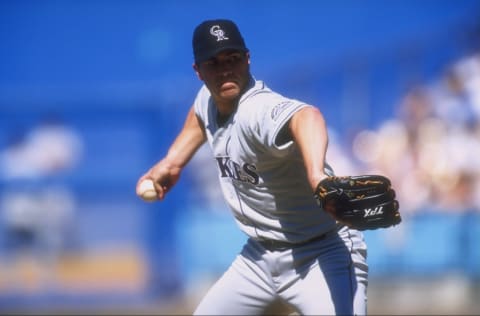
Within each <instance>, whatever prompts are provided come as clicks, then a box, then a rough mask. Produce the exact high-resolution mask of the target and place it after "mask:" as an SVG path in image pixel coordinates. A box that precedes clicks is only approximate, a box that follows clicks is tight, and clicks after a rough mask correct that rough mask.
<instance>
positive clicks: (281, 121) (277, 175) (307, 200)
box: [194, 79, 368, 315]
mask: <svg viewBox="0 0 480 316" xmlns="http://www.w3.org/2000/svg"><path fill="white" fill-rule="evenodd" d="M306 106H308V105H307V104H305V103H302V102H300V101H297V100H293V99H289V98H286V97H284V96H282V95H279V94H278V93H275V92H273V91H272V90H270V89H269V88H267V87H266V86H265V84H264V83H263V82H262V81H255V80H253V79H252V80H251V83H250V86H249V88H248V90H247V91H246V93H244V94H243V96H242V97H241V99H240V101H239V104H238V107H237V109H236V111H235V112H234V113H233V114H232V115H231V116H230V117H229V119H228V120H227V121H226V122H224V124H223V125H219V124H218V122H217V109H216V106H215V104H214V103H213V100H212V98H211V95H210V92H209V91H208V89H207V88H206V87H205V86H204V87H202V88H201V89H200V91H199V93H198V95H197V98H196V99H195V102H194V109H195V112H196V114H197V116H198V117H199V119H200V120H201V121H202V122H203V123H204V125H205V129H206V135H207V138H208V142H209V144H210V146H211V148H212V150H213V153H214V157H215V160H216V163H217V167H218V173H219V177H220V184H221V188H222V191H223V194H224V196H225V199H226V200H227V202H228V204H229V205H230V208H231V210H232V212H233V214H234V216H235V219H236V221H237V223H238V225H239V226H240V228H241V229H242V230H243V231H244V232H245V233H246V234H247V235H248V236H250V238H249V240H248V242H247V243H246V244H245V246H244V248H243V249H242V251H241V252H240V254H239V255H238V256H237V257H236V258H235V260H234V261H233V263H232V265H231V266H230V267H229V269H228V270H227V271H226V272H225V273H224V274H223V275H222V277H221V278H220V279H219V280H218V281H217V282H216V283H215V284H214V285H213V286H212V288H211V289H210V290H209V291H208V293H207V294H206V295H205V296H204V298H203V299H202V301H201V302H200V304H199V305H198V307H197V309H196V310H195V312H194V314H195V315H261V314H263V311H264V308H265V306H268V304H270V303H271V302H272V300H274V299H276V298H281V299H283V300H285V301H286V302H288V303H289V304H290V305H291V306H293V307H294V308H295V309H296V311H298V312H299V313H300V314H308V315H313V314H321V315H332V314H342V315H353V314H355V315H364V314H365V313H366V287H367V275H368V266H367V264H366V245H365V243H364V241H363V235H362V234H361V232H359V231H356V230H350V229H348V228H347V227H345V226H341V225H338V226H337V225H336V223H335V221H334V220H333V219H332V217H330V216H329V215H328V214H327V213H326V212H324V211H322V210H321V209H320V208H319V207H318V206H317V205H316V202H315V200H314V198H313V192H312V189H311V188H310V186H309V182H308V181H307V174H306V170H305V167H304V164H303V161H302V158H301V155H300V153H299V152H298V148H297V146H296V145H295V143H294V142H293V141H291V140H288V138H286V137H283V135H284V132H285V128H286V126H287V123H288V121H289V120H290V118H291V117H292V115H293V114H294V113H296V112H297V111H299V110H300V109H302V108H304V107H306ZM326 172H327V174H333V172H332V170H331V169H330V167H328V165H326ZM317 236H321V237H319V238H316V239H315V241H312V242H308V243H302V242H303V241H307V240H311V239H312V238H314V237H317ZM262 240H277V241H287V242H288V243H289V244H288V246H287V247H285V248H282V247H277V246H272V248H270V246H268V244H270V243H271V242H268V241H267V242H266V241H262ZM290 243H296V245H292V244H290ZM273 244H278V243H273Z"/></svg>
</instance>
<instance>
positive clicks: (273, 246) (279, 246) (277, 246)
mask: <svg viewBox="0 0 480 316" xmlns="http://www.w3.org/2000/svg"><path fill="white" fill-rule="evenodd" d="M332 231H333V230H332ZM332 231H328V232H326V233H325V234H322V235H318V236H315V237H313V238H310V239H308V240H305V241H301V242H298V243H293V242H288V241H280V240H273V239H256V241H257V242H258V243H259V244H260V245H262V247H263V248H265V249H268V250H284V249H290V248H296V247H301V246H304V245H306V244H309V243H312V242H315V241H320V240H322V239H325V237H327V236H328V234H329V233H331V232H332Z"/></svg>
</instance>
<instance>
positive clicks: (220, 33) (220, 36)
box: [210, 25, 228, 42]
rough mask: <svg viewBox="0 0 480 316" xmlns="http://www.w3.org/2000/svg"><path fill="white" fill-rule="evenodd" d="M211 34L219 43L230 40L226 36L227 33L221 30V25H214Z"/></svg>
mask: <svg viewBox="0 0 480 316" xmlns="http://www.w3.org/2000/svg"><path fill="white" fill-rule="evenodd" d="M210 34H212V35H213V36H216V37H217V42H219V41H223V40H228V37H226V36H225V32H224V31H223V30H222V29H221V28H220V26H219V25H214V26H212V27H211V28H210Z"/></svg>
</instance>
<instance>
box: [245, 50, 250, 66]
mask: <svg viewBox="0 0 480 316" xmlns="http://www.w3.org/2000/svg"><path fill="white" fill-rule="evenodd" d="M245 57H246V58H247V63H248V64H249V65H250V51H248V52H246V53H245Z"/></svg>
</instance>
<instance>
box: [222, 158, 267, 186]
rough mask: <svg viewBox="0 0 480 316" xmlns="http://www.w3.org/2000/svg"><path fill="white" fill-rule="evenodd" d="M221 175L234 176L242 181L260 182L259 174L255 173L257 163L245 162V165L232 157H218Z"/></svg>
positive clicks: (223, 176) (233, 177)
mask: <svg viewBox="0 0 480 316" xmlns="http://www.w3.org/2000/svg"><path fill="white" fill-rule="evenodd" d="M215 160H216V161H217V165H218V168H219V170H220V173H221V177H222V178H225V177H228V178H232V179H235V180H238V181H242V182H248V183H251V184H258V180H259V176H258V174H256V173H255V170H256V169H257V168H256V167H255V165H253V164H249V163H244V164H243V165H241V164H239V163H237V162H235V161H233V160H231V159H230V157H216V158H215Z"/></svg>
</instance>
